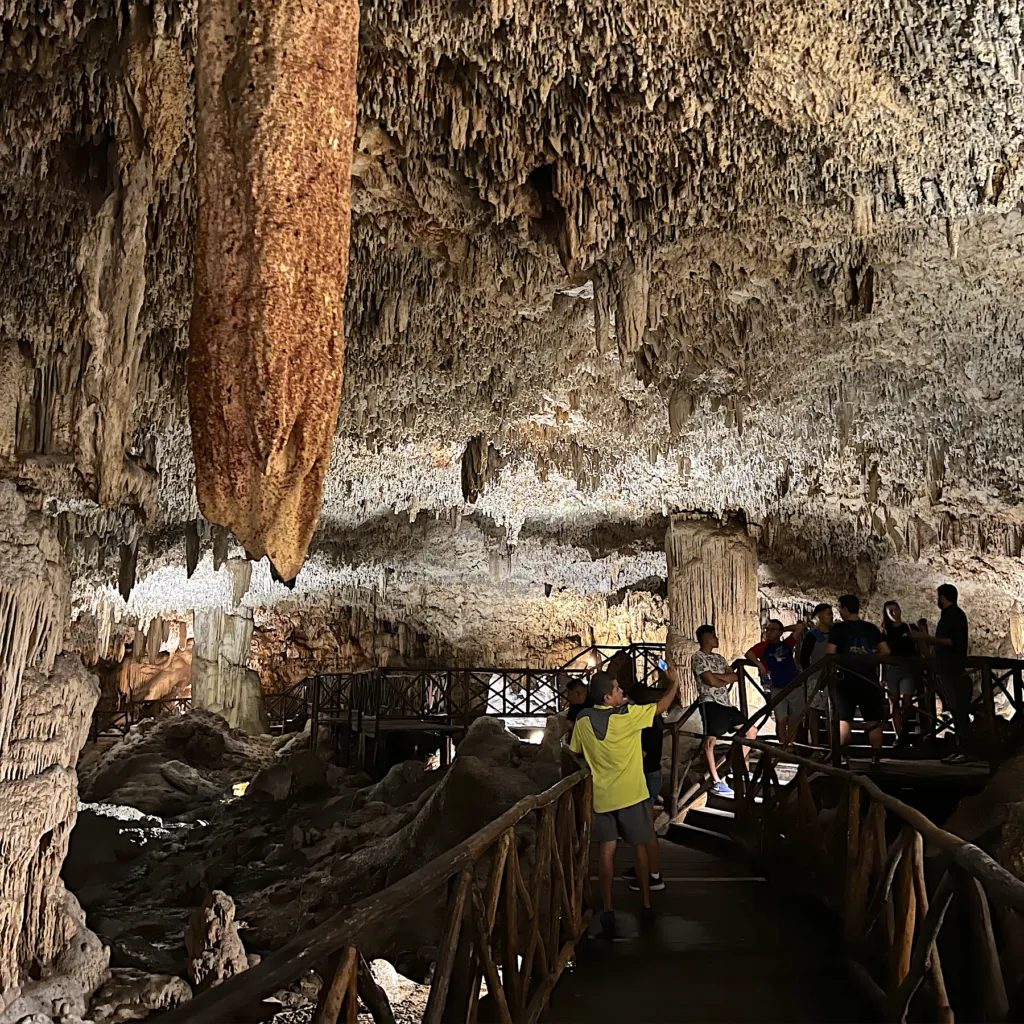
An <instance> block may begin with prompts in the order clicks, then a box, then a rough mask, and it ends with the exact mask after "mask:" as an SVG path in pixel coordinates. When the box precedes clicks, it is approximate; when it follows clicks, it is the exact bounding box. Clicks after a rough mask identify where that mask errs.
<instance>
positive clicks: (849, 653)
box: [825, 594, 889, 765]
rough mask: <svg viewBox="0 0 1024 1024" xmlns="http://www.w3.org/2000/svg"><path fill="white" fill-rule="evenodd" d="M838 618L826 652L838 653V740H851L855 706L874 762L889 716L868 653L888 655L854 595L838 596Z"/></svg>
mask: <svg viewBox="0 0 1024 1024" xmlns="http://www.w3.org/2000/svg"><path fill="white" fill-rule="evenodd" d="M839 617H840V619H841V621H840V622H837V623H836V624H835V625H834V626H833V627H832V630H831V632H830V633H829V635H828V646H827V647H826V648H825V652H826V653H827V654H838V655H839V682H838V683H837V684H836V709H837V711H838V713H839V742H840V744H841V745H842V746H844V747H845V746H846V745H847V744H848V743H849V742H850V732H851V730H852V728H853V716H854V713H855V712H856V710H857V708H858V707H859V708H860V713H861V714H862V715H863V716H864V724H865V725H866V726H867V727H868V739H869V740H870V742H871V763H872V764H873V765H877V764H878V761H879V757H880V756H881V754H880V752H881V749H882V723H883V722H884V721H885V720H886V719H887V718H888V717H889V708H888V702H887V701H886V699H885V691H884V690H883V689H882V687H881V686H880V685H879V683H878V665H877V664H876V663H875V662H874V661H873V660H872V658H871V655H874V654H881V655H887V654H888V653H889V648H888V646H887V644H886V642H885V640H884V639H883V638H882V631H881V630H880V629H879V628H878V627H877V626H876V625H875V624H874V623H871V622H865V621H864V620H863V619H862V618H861V617H860V600H859V599H858V598H857V596H856V595H855V594H844V595H843V596H842V597H841V598H839Z"/></svg>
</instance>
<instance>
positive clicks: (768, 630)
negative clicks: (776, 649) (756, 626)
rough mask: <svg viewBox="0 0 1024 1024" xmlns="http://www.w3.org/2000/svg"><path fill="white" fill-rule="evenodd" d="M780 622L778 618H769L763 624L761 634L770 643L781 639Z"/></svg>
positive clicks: (775, 642)
mask: <svg viewBox="0 0 1024 1024" xmlns="http://www.w3.org/2000/svg"><path fill="white" fill-rule="evenodd" d="M782 628H783V627H782V623H781V622H780V621H779V620H778V619H769V620H768V621H767V622H766V623H765V624H764V630H763V632H762V636H763V637H764V639H765V641H766V642H767V643H770V644H777V643H778V642H779V641H780V640H781V639H782Z"/></svg>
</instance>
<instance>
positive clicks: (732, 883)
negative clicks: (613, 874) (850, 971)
mask: <svg viewBox="0 0 1024 1024" xmlns="http://www.w3.org/2000/svg"><path fill="white" fill-rule="evenodd" d="M661 858H662V860H661V866H662V876H663V877H664V879H665V882H666V886H667V888H666V889H665V891H663V892H655V893H652V894H651V896H652V903H653V906H654V908H655V910H656V912H657V915H658V918H657V922H656V924H655V927H654V929H653V931H652V932H651V933H650V934H648V935H641V934H640V932H639V923H638V912H639V907H640V894H639V893H636V892H631V891H630V889H629V886H628V884H627V882H626V881H625V880H624V879H622V878H621V877H617V878H616V881H615V890H614V900H615V903H616V916H617V921H616V938H615V940H614V941H611V942H609V941H607V940H605V939H604V938H602V937H601V935H600V927H599V924H598V922H597V920H596V917H595V920H594V922H593V923H592V926H591V933H590V938H589V939H588V941H586V942H585V943H584V944H583V946H582V947H581V949H580V953H579V957H578V960H577V962H576V965H575V969H574V970H572V971H571V972H567V973H566V975H565V976H564V977H563V978H562V980H561V981H560V982H559V984H558V986H557V987H556V989H555V991H554V994H553V996H552V1000H551V1005H550V1007H549V1009H548V1011H547V1013H546V1014H545V1015H544V1017H543V1018H542V1019H543V1020H545V1021H549V1022H551V1024H554V1022H574V1024H575V1022H580V1021H591V1020H626V1021H635V1022H637V1024H643V1022H655V1021H702V1022H712V1021H722V1022H726V1021H729V1022H732V1021H780V1022H781V1021H866V1020H874V1019H875V1015H874V1014H873V1013H872V1011H871V1008H870V1007H869V1006H867V1005H865V1004H864V1003H863V1002H862V1000H861V998H860V996H859V994H858V992H857V991H856V990H855V989H854V988H853V985H852V983H851V982H850V981H849V979H848V976H847V975H846V973H845V970H844V969H843V966H842V963H841V960H840V941H839V934H838V931H837V927H836V923H835V921H834V920H832V919H830V918H829V917H828V916H826V915H825V914H824V913H823V912H821V911H820V910H818V909H817V908H815V907H814V906H813V905H811V904H809V903H808V902H807V901H806V899H804V898H801V897H798V896H792V897H790V896H789V895H787V892H786V890H785V889H784V888H783V887H782V886H780V885H776V884H774V883H769V882H768V881H767V880H766V879H764V878H763V877H760V876H758V875H757V874H755V873H752V872H751V870H750V868H749V865H748V864H746V863H745V862H744V860H743V858H742V857H741V856H740V855H738V854H736V855H731V854H728V853H727V854H725V855H715V854H712V853H707V852H703V851H698V850H694V849H690V848H688V847H685V846H680V845H676V844H674V843H671V842H668V841H666V840H664V839H663V840H662V841H661ZM631 863H632V851H631V850H630V849H629V848H628V847H625V846H623V845H622V844H620V846H619V850H618V853H617V857H616V870H617V872H618V873H621V872H622V871H623V870H625V869H626V868H627V867H629V866H630V864H631ZM596 868H597V864H596V848H595V850H594V858H593V862H592V870H593V875H594V878H593V884H594V886H595V888H596V886H597V884H598V883H597V877H596Z"/></svg>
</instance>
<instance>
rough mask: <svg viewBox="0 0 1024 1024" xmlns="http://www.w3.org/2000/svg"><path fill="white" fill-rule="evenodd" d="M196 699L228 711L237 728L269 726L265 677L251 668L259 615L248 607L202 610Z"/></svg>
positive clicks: (254, 730)
mask: <svg viewBox="0 0 1024 1024" xmlns="http://www.w3.org/2000/svg"><path fill="white" fill-rule="evenodd" d="M194 630H195V646H194V648H193V653H192V702H193V706H194V707H197V708H206V709H207V710H209V711H213V712H214V713H215V714H218V715H221V716H223V717H224V718H225V719H226V720H227V721H228V723H229V724H230V725H231V726H232V728H235V729H242V730H244V731H245V732H248V733H253V734H257V733H265V732H267V731H268V727H267V717H266V712H265V711H264V709H263V691H262V688H261V686H260V677H259V676H258V675H257V674H256V673H255V672H253V671H252V670H251V669H250V668H249V667H248V664H249V647H250V643H251V641H252V631H253V616H252V612H251V611H250V610H248V609H239V610H238V611H236V612H235V613H234V614H231V615H228V614H226V613H224V612H223V611H221V610H220V609H212V610H204V611H199V612H196V616H195V627H194Z"/></svg>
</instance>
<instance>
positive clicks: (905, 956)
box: [730, 740, 1024, 1024]
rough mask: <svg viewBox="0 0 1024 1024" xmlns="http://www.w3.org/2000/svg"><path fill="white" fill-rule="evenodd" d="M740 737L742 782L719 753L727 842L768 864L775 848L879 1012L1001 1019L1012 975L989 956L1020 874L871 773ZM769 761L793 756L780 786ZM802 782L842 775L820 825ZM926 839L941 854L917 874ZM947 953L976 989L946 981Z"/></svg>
mask: <svg viewBox="0 0 1024 1024" xmlns="http://www.w3.org/2000/svg"><path fill="white" fill-rule="evenodd" d="M750 745H751V746H752V747H755V748H757V749H758V750H760V752H761V756H760V759H759V760H758V763H757V767H756V769H755V771H754V776H753V778H752V779H749V780H748V778H747V773H746V771H745V770H744V768H743V759H742V757H741V756H740V752H739V748H738V747H734V748H733V751H732V753H731V755H730V756H732V758H733V761H734V768H735V771H736V773H737V786H736V800H735V803H736V807H735V813H736V818H735V830H734V838H735V839H737V840H738V841H739V842H740V843H741V845H744V846H747V847H748V849H749V850H750V851H751V852H752V853H753V854H754V855H756V856H761V857H767V858H769V860H768V863H769V865H770V864H771V859H772V855H773V854H775V853H778V854H779V855H780V856H781V860H782V862H784V863H785V864H786V865H787V870H793V869H795V870H796V871H798V872H799V874H800V877H801V878H802V879H804V880H805V881H806V883H808V884H809V885H810V887H811V889H812V891H814V892H815V893H816V894H817V895H818V896H820V897H822V898H823V899H824V901H825V902H826V903H827V904H828V905H829V906H831V907H832V908H833V909H834V910H835V911H836V912H837V913H838V914H839V915H840V916H841V917H842V919H843V935H844V947H845V953H846V961H845V962H846V965H847V967H848V968H849V970H850V975H851V977H852V978H853V979H854V980H855V981H856V982H857V984H858V985H859V986H860V987H861V988H862V989H863V991H864V993H865V994H866V995H867V996H868V997H869V998H870V999H871V1000H872V1002H873V1003H874V1004H875V1006H876V1008H877V1010H878V1012H879V1014H880V1016H881V1019H883V1020H890V1021H901V1022H903V1021H906V1020H907V1019H908V1017H909V1018H910V1019H913V1020H936V1021H939V1022H942V1024H953V1021H954V1019H963V1020H992V1021H997V1020H1006V1019H1007V1017H1008V1015H1009V1012H1010V1006H1011V1005H1012V1000H1011V999H1010V998H1009V994H1008V992H1007V984H1008V983H1009V982H1013V983H1015V984H1016V983H1017V975H1016V972H1015V970H1014V966H1013V961H1012V956H1011V955H1010V948H1007V949H1006V950H1004V951H1003V953H1002V955H1001V953H1000V949H999V946H998V941H997V936H1000V935H1002V936H1003V937H1004V940H1005V936H1006V935H1007V934H1013V933H1015V932H1016V930H1017V928H1018V927H1019V921H1020V920H1021V915H1022V914H1024V882H1022V881H1021V880H1020V879H1018V878H1016V877H1015V876H1014V875H1012V874H1011V873H1010V872H1009V871H1006V870H1004V869H1003V868H1002V867H1001V866H1000V865H999V864H998V863H997V862H996V861H995V860H993V859H992V858H991V857H990V856H989V855H988V854H987V853H986V852H985V851H984V850H981V849H980V848H978V847H977V846H975V845H974V844H973V843H969V842H967V841H965V840H964V839H962V838H961V837H960V836H956V835H953V834H952V833H950V832H947V831H946V830H945V829H943V828H940V827H939V826H937V825H935V824H934V823H933V822H931V821H929V819H928V818H927V817H925V815H923V814H921V812H920V811H918V810H917V809H916V808H914V807H911V806H909V805H908V804H905V803H904V802H903V801H901V800H899V799H898V798H896V797H893V796H890V795H889V794H888V793H885V792H884V791H882V790H881V789H880V788H879V787H878V786H877V785H876V784H875V782H874V781H873V780H872V779H870V778H868V777H866V776H864V775H859V774H856V773H854V772H850V771H845V770H843V769H841V768H836V767H834V766H832V765H827V764H821V763H819V762H818V761H815V760H812V759H810V758H807V757H802V756H801V755H799V754H793V753H790V752H789V751H787V750H784V749H782V748H781V747H779V746H777V745H774V744H769V743H766V742H764V741H762V740H753V741H751V742H750ZM776 761H780V762H788V763H791V764H795V765H796V766H797V773H796V778H795V779H793V780H792V781H791V782H788V783H787V784H782V783H781V782H780V780H779V777H778V774H777V773H776V771H775V762H776ZM814 779H817V781H818V782H819V783H825V782H826V780H828V779H832V780H838V781H840V782H841V783H842V787H841V789H840V790H839V801H838V804H837V805H836V806H835V810H834V813H832V815H831V821H829V820H828V818H827V817H824V818H823V815H822V813H821V810H819V802H818V800H817V799H816V794H817V795H818V796H819V797H820V796H821V795H822V789H821V788H820V787H816V788H815V790H812V788H811V781H812V780H814ZM759 796H760V799H758V797H759ZM831 796H833V797H834V796H835V791H834V790H833V791H832V793H831ZM824 806H826V805H825V804H823V805H822V807H824ZM827 806H831V801H829V803H828V805H827ZM926 843H928V844H930V845H931V846H932V847H933V848H934V849H935V850H936V851H937V852H939V853H941V854H942V855H943V856H942V857H941V858H939V859H938V862H937V863H936V864H935V868H936V870H935V871H933V872H926V871H925V856H924V848H925V844H926ZM951 903H955V904H956V905H957V907H958V910H959V912H958V913H955V914H954V919H955V920H956V921H957V926H956V929H955V934H953V935H950V934H948V930H947V934H946V935H945V936H944V941H943V943H942V944H941V945H942V952H941V953H940V943H939V933H940V931H941V930H942V927H943V923H944V922H945V921H946V920H948V919H949V917H948V916H947V913H946V912H947V910H948V909H949V907H950V904H951ZM1007 929H1009V931H1007ZM950 956H952V957H954V958H955V962H956V966H957V973H958V974H959V975H961V977H963V976H965V975H967V976H972V977H977V978H978V979H979V984H978V985H977V986H964V985H963V984H959V985H953V986H951V987H949V988H947V986H946V980H945V971H944V970H943V960H944V958H946V957H950ZM946 964H947V966H948V964H949V961H948V960H947V961H946ZM915 1002H916V1006H914V1007H913V1008H912V1004H915Z"/></svg>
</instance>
